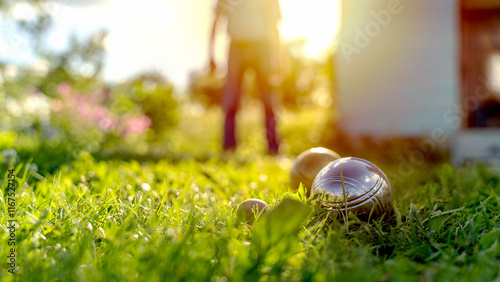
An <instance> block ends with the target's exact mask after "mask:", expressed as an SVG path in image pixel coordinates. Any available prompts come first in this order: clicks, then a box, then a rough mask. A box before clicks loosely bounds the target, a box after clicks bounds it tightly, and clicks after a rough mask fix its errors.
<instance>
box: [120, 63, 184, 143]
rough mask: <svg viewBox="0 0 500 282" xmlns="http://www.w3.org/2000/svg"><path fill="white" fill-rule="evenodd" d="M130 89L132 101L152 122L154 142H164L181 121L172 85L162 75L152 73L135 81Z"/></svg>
mask: <svg viewBox="0 0 500 282" xmlns="http://www.w3.org/2000/svg"><path fill="white" fill-rule="evenodd" d="M129 89H130V90H131V93H130V96H131V97H132V100H134V101H135V102H136V103H137V104H138V105H139V106H140V108H141V110H142V111H143V112H144V114H146V115H147V116H148V117H149V118H150V119H151V121H152V130H153V132H154V135H153V136H152V137H151V139H152V141H162V140H164V139H165V137H166V134H168V133H169V131H170V130H171V129H172V128H174V127H175V126H176V125H177V122H178V119H179V117H178V113H177V107H178V101H177V100H176V99H175V98H174V96H173V95H174V93H173V87H172V85H171V84H170V83H168V82H166V81H165V79H164V78H162V77H161V76H160V75H158V74H154V73H151V74H147V75H143V76H140V77H139V78H137V79H135V80H133V81H132V82H131V85H130V87H129Z"/></svg>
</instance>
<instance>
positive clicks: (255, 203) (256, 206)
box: [236, 198, 268, 223]
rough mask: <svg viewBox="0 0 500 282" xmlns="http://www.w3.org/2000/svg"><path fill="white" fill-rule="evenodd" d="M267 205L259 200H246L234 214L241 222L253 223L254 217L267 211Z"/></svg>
mask: <svg viewBox="0 0 500 282" xmlns="http://www.w3.org/2000/svg"><path fill="white" fill-rule="evenodd" d="M267 207H268V206H267V203H266V202H264V201H262V200H260V199H254V198H251V199H247V200H245V201H243V202H241V204H240V205H239V206H238V210H237V212H236V214H237V215H238V218H239V219H240V220H241V221H246V222H250V223H253V222H254V220H255V216H254V212H255V215H257V214H260V213H261V212H263V211H264V210H265V209H267Z"/></svg>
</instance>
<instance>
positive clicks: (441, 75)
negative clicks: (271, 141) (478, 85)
mask: <svg viewBox="0 0 500 282" xmlns="http://www.w3.org/2000/svg"><path fill="white" fill-rule="evenodd" d="M340 35H341V37H340V41H339V45H338V50H337V58H336V75H337V77H336V79H337V102H338V107H339V115H340V116H339V126H340V127H341V129H342V130H344V131H345V132H346V133H348V134H350V135H354V136H356V135H372V136H375V137H377V136H378V137H390V136H394V135H409V136H414V135H429V134H431V133H432V131H433V130H435V129H443V130H445V131H447V132H451V131H453V130H454V129H455V126H456V124H455V123H454V122H452V121H451V120H449V119H447V118H446V117H444V115H445V113H446V112H447V111H448V112H449V111H450V110H453V109H454V107H455V106H456V104H457V102H458V99H459V96H460V80H459V77H460V76H459V75H460V74H459V69H460V68H459V62H460V60H459V51H460V50H459V1H458V0H439V1H435V0H418V1H410V0H399V1H398V0H370V1H366V0H344V1H343V3H342V27H341V32H340Z"/></svg>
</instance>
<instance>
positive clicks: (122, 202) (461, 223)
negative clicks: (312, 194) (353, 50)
mask: <svg viewBox="0 0 500 282" xmlns="http://www.w3.org/2000/svg"><path fill="white" fill-rule="evenodd" d="M18 164H19V163H18ZM13 167H14V168H16V174H17V184H18V189H19V190H18V193H19V198H17V205H18V207H17V219H18V222H19V223H20V226H19V229H18V231H17V233H16V236H17V244H18V245H17V247H18V248H17V255H18V260H17V261H18V265H19V269H18V270H17V274H16V275H17V276H16V277H18V278H19V279H21V280H23V281H31V280H48V281H53V280H106V279H111V280H125V281H128V280H153V281H160V280H165V279H172V280H211V279H214V280H217V279H223V277H227V278H228V279H234V280H256V279H257V280H258V279H265V280H328V281H330V280H341V279H351V280H352V279H354V280H367V281H379V280H416V279H417V278H418V279H424V280H462V279H463V280H476V279H479V280H492V279H494V278H495V277H497V276H498V274H499V271H500V267H499V265H500V264H499V261H500V248H499V241H500V233H499V232H498V230H500V223H499V222H500V221H499V216H500V198H499V197H498V196H497V195H498V194H499V193H500V186H499V185H498V182H495V181H497V180H498V179H499V177H498V174H497V172H495V170H492V169H490V168H485V167H481V166H474V167H469V168H464V169H462V170H454V169H451V168H450V167H449V166H446V165H445V166H442V169H441V170H438V171H437V173H438V174H441V175H442V177H441V179H439V178H434V179H433V178H432V176H428V177H427V178H425V180H426V184H423V185H417V184H413V185H412V186H408V187H405V188H404V189H405V190H406V193H407V194H409V195H410V197H403V198H402V199H399V201H397V202H396V207H395V210H396V212H395V215H394V216H393V217H391V218H386V219H385V220H384V219H381V220H375V221H371V222H363V221H360V220H358V219H357V218H356V217H355V216H354V215H352V214H349V215H348V216H349V217H348V221H347V222H344V221H340V220H338V219H337V217H336V216H334V214H332V213H331V212H327V211H325V210H322V208H321V207H318V206H315V205H314V202H313V201H305V200H304V199H303V200H301V201H300V202H297V201H294V200H290V199H288V198H299V199H300V198H303V197H304V195H302V196H300V194H290V193H289V192H287V191H288V187H287V177H288V175H287V170H288V169H289V167H287V166H280V165H279V163H276V161H275V160H274V159H273V158H271V157H254V158H253V159H250V160H248V162H246V163H241V162H238V161H237V160H231V161H229V162H228V163H226V162H222V161H219V160H217V159H212V160H207V161H204V162H199V161H195V160H178V161H175V162H171V161H166V160H161V161H157V162H142V163H141V162H137V161H119V160H115V161H104V160H101V161H99V160H96V159H94V158H93V157H92V156H91V155H90V154H88V153H85V152H82V153H80V154H78V155H77V156H76V158H75V160H73V161H71V162H69V163H68V164H67V165H64V166H63V167H61V168H60V169H59V170H58V172H57V173H55V174H54V175H53V176H51V175H46V177H45V178H40V176H39V175H37V174H35V173H36V172H35V171H33V170H32V169H31V168H30V166H29V165H27V164H20V165H14V166H13ZM4 169H5V167H2V172H1V174H2V175H6V174H5V173H6V171H5V170H4ZM421 170H422V171H426V168H421ZM264 176H265V177H264ZM3 179H4V181H3V186H2V187H3V190H4V191H5V188H6V186H5V185H6V181H5V180H6V178H5V177H4V178H3ZM450 180H453V181H450ZM472 181H473V182H474V183H476V184H475V187H474V189H471V188H470V187H471V186H470V184H471V183H472ZM394 189H395V190H402V189H403V187H401V186H399V185H398V186H395V187H394ZM299 193H300V192H299ZM302 194H303V192H302ZM4 195H5V194H4ZM457 195H459V198H458V200H457V201H458V202H460V203H461V205H460V206H459V207H455V206H454V204H453V203H452V198H453V197H456V196H457ZM250 197H255V198H261V199H263V200H265V201H266V202H268V203H270V207H271V212H269V213H267V214H265V215H263V216H261V218H260V219H259V221H258V222H257V223H256V224H255V225H253V226H252V225H247V224H245V223H241V222H240V221H238V220H237V216H236V206H237V205H238V204H239V203H240V202H241V201H243V200H244V199H246V198H250ZM3 199H4V200H3V201H2V202H3V205H2V208H1V209H3V210H4V209H5V208H6V205H5V203H6V202H5V201H6V200H5V199H6V198H5V197H4V198H3ZM311 211H312V213H311ZM1 214H2V216H1V219H0V220H2V221H3V222H5V221H6V213H4V212H3V211H2V212H1ZM6 236H7V233H3V235H2V241H4V242H5V240H6ZM2 248H4V246H3V247H2ZM5 267H6V266H5V265H2V266H0V268H1V269H0V275H1V276H3V277H4V278H8V276H7V272H6V269H5ZM47 269H50V271H47Z"/></svg>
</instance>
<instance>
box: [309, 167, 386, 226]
mask: <svg viewBox="0 0 500 282" xmlns="http://www.w3.org/2000/svg"><path fill="white" fill-rule="evenodd" d="M340 171H342V177H341V172H340ZM342 179H343V181H344V188H343V187H342ZM344 189H345V194H344ZM312 191H313V194H326V199H327V201H326V203H327V205H328V206H331V207H333V208H335V209H338V210H340V211H345V209H346V206H347V210H348V211H352V212H353V213H355V214H356V215H357V216H358V217H359V218H361V219H368V218H378V217H380V216H382V215H383V214H384V213H386V212H391V211H392V188H391V183H390V182H389V179H387V176H386V175H385V174H384V172H383V171H382V170H380V168H378V167H377V166H376V165H374V164H372V163H371V162H369V161H367V160H364V159H360V158H341V159H338V160H336V161H333V162H331V163H329V164H328V165H327V166H325V167H324V168H323V169H322V170H321V171H320V172H319V173H318V175H317V176H316V178H315V179H314V182H313V185H312ZM344 195H346V198H344Z"/></svg>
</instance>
